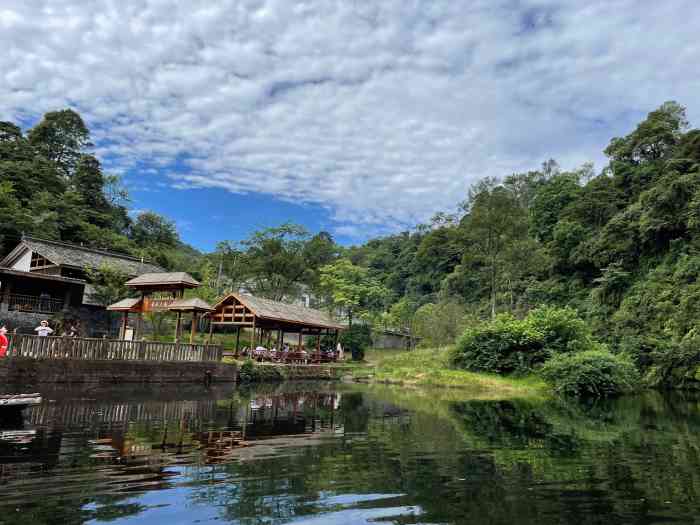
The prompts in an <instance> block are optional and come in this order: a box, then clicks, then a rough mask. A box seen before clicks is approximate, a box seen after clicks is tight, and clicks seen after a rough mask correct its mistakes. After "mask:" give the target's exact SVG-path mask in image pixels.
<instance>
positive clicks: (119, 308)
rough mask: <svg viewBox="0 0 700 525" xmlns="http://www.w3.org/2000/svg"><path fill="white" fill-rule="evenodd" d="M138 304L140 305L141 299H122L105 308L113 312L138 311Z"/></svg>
mask: <svg viewBox="0 0 700 525" xmlns="http://www.w3.org/2000/svg"><path fill="white" fill-rule="evenodd" d="M140 303H141V298H135V297H127V298H126V299H122V300H121V301H117V302H116V303H114V304H110V305H109V306H108V307H107V310H111V311H115V312H130V311H138V306H139V304H140Z"/></svg>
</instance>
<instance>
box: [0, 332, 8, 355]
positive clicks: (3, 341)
mask: <svg viewBox="0 0 700 525" xmlns="http://www.w3.org/2000/svg"><path fill="white" fill-rule="evenodd" d="M8 346H10V342H9V341H8V340H7V327H6V326H4V325H3V326H0V359H2V358H3V357H5V356H6V355H7V347H8Z"/></svg>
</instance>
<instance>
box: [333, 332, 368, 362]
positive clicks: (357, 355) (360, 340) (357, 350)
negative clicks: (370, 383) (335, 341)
mask: <svg viewBox="0 0 700 525" xmlns="http://www.w3.org/2000/svg"><path fill="white" fill-rule="evenodd" d="M340 344H341V345H343V349H344V350H345V351H346V352H350V353H351V354H352V360H353V361H362V360H363V359H364V358H365V351H366V350H367V349H368V348H369V347H370V346H372V331H371V329H370V327H369V325H364V324H354V325H352V326H351V327H349V328H348V329H347V330H345V331H344V332H342V333H341V334H340Z"/></svg>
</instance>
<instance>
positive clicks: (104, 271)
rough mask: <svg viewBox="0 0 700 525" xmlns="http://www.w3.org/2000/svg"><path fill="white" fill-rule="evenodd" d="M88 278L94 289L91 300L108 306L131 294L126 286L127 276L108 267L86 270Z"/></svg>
mask: <svg viewBox="0 0 700 525" xmlns="http://www.w3.org/2000/svg"><path fill="white" fill-rule="evenodd" d="M87 273H88V277H89V279H90V283H91V284H92V287H93V289H94V292H93V294H92V300H93V301H96V302H98V303H99V304H102V305H105V306H108V305H110V304H114V303H116V302H117V301H120V300H122V299H124V298H126V297H130V296H131V295H132V294H133V290H130V289H129V288H128V287H127V286H126V284H125V283H126V282H127V281H128V280H129V276H128V275H126V274H125V273H123V272H121V271H119V270H118V269H116V268H113V267H111V266H108V265H103V266H100V267H99V268H90V269H88V272H87Z"/></svg>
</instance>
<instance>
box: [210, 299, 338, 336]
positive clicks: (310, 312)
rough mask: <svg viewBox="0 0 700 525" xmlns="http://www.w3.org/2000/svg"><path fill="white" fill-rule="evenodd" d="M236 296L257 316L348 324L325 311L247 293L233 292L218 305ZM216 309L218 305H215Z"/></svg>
mask: <svg viewBox="0 0 700 525" xmlns="http://www.w3.org/2000/svg"><path fill="white" fill-rule="evenodd" d="M231 296H233V297H235V298H236V299H238V301H240V302H241V303H242V304H244V305H245V306H247V307H248V308H249V309H250V310H251V311H252V312H253V313H254V314H255V315H256V317H260V318H263V319H270V320H273V321H285V322H288V323H297V324H304V325H308V326H313V327H319V328H333V329H344V328H347V327H346V326H344V325H342V324H339V323H337V322H336V321H334V320H332V319H331V318H330V317H329V316H328V315H327V314H326V313H325V312H322V311H321V310H314V309H313V308H306V307H304V306H297V305H294V304H287V303H281V302H279V301H273V300H271V299H263V298H262V297H255V296H254V295H247V294H234V293H231V294H229V295H228V296H226V297H225V298H224V299H222V300H221V301H219V302H218V303H217V305H216V306H219V305H221V304H223V303H224V302H225V301H226V299H228V298H229V297H231ZM214 308H215V309H216V307H214Z"/></svg>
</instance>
